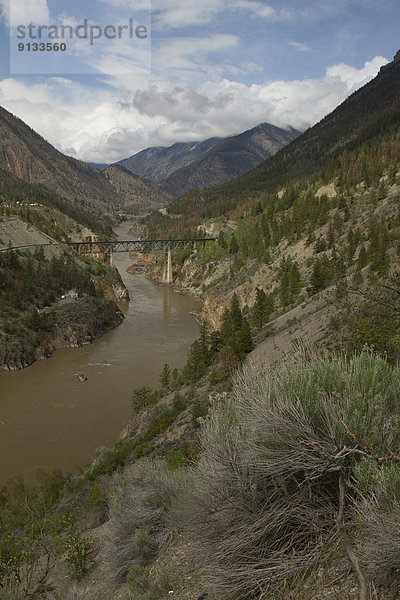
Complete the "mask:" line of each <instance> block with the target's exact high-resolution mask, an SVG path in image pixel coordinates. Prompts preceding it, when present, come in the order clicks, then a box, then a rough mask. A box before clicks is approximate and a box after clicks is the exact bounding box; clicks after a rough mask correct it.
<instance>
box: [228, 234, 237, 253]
mask: <svg viewBox="0 0 400 600" xmlns="http://www.w3.org/2000/svg"><path fill="white" fill-rule="evenodd" d="M238 251H239V245H238V243H237V239H236V236H235V234H234V233H233V234H232V237H231V242H230V244H229V252H230V254H237V253H238Z"/></svg>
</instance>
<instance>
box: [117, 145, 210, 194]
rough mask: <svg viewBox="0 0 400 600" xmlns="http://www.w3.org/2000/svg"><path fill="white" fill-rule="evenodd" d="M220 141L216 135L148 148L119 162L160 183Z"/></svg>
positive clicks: (134, 171) (136, 172) (132, 170)
mask: <svg viewBox="0 0 400 600" xmlns="http://www.w3.org/2000/svg"><path fill="white" fill-rule="evenodd" d="M220 141H222V138H218V137H214V138H210V139H209V140H205V141H204V142H188V143H183V142H182V143H177V144H174V145H173V146H170V147H168V148H164V147H161V146H159V147H156V148H147V149H146V150H142V151H141V152H138V153H137V154H134V155H133V156H131V157H130V158H125V159H123V160H120V161H119V162H118V164H120V165H122V166H123V167H125V168H126V169H128V170H129V171H131V172H132V173H135V174H136V175H139V176H140V177H145V178H147V179H150V181H153V182H155V183H158V182H160V181H162V180H163V179H165V178H166V177H168V176H169V175H171V174H172V173H173V172H174V171H176V170H177V169H180V168H182V167H186V166H188V165H189V164H190V163H192V162H194V161H195V160H197V159H198V158H200V157H201V156H204V154H206V153H207V152H208V151H209V150H211V148H213V147H214V146H216V145H217V144H218V143H219V142H220Z"/></svg>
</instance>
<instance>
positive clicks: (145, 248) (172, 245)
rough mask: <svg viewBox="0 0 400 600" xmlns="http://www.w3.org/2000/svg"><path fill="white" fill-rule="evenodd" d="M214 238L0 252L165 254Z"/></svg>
mask: <svg viewBox="0 0 400 600" xmlns="http://www.w3.org/2000/svg"><path fill="white" fill-rule="evenodd" d="M215 239H216V238H193V239H186V240H182V239H181V240H117V241H111V242H64V243H60V244H52V243H50V242H49V243H47V244H27V245H25V246H13V247H11V248H8V247H7V248H1V249H0V252H7V251H9V250H22V249H24V248H40V247H46V246H69V247H70V248H73V249H74V250H76V251H77V252H79V253H80V254H110V253H112V252H141V253H142V254H149V253H150V252H165V251H168V250H177V249H180V250H192V249H194V248H195V246H196V244H201V245H202V246H205V244H206V243H207V242H213V241H215Z"/></svg>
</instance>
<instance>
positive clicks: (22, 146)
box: [0, 107, 169, 217]
mask: <svg viewBox="0 0 400 600" xmlns="http://www.w3.org/2000/svg"><path fill="white" fill-rule="evenodd" d="M0 171H2V172H4V174H5V175H6V176H8V177H9V178H11V179H16V180H19V181H23V182H26V183H29V184H36V185H42V186H43V187H44V188H45V189H47V190H48V191H50V192H52V193H53V194H56V195H57V196H59V197H61V198H63V199H65V200H67V201H68V202H69V203H70V204H71V205H73V206H74V207H77V208H80V209H82V210H85V211H86V212H88V213H89V214H93V215H95V214H96V212H97V213H98V212H99V211H101V212H102V213H103V214H106V215H107V214H108V215H110V216H112V217H114V216H117V215H118V212H119V211H121V210H122V211H127V210H131V209H132V208H133V210H134V212H135V211H136V208H137V207H138V206H140V207H141V208H142V207H143V206H146V202H147V200H148V197H149V195H151V193H150V191H149V190H150V187H151V184H150V183H147V184H144V191H145V195H144V197H143V196H141V195H140V191H139V188H138V186H137V178H132V184H130V182H129V179H130V177H129V173H128V172H127V173H126V174H125V176H124V179H125V183H124V186H123V187H124V191H123V193H120V192H119V191H118V190H117V188H116V187H115V186H114V185H113V183H112V182H111V181H110V179H108V178H107V177H105V176H104V174H103V172H102V171H99V170H98V169H94V168H92V167H90V166H89V165H87V164H86V163H84V162H81V161H78V160H75V159H73V158H71V157H69V156H65V155H64V154H62V153H61V152H58V150H56V149H55V148H54V147H53V146H51V145H50V144H49V143H48V142H46V141H45V140H44V139H43V138H42V137H41V136H40V135H38V134H37V133H36V132H35V131H33V130H32V129H31V128H30V127H28V126H27V125H26V124H25V123H24V122H23V121H21V120H20V119H18V118H16V117H15V116H13V115H12V114H11V113H9V112H8V111H6V110H5V109H3V108H1V107H0ZM119 187H121V186H119ZM152 201H153V204H152V207H154V203H156V204H157V206H160V207H162V206H165V205H166V204H168V201H169V198H168V196H167V195H165V194H164V195H163V193H162V192H161V191H160V190H157V191H155V193H154V195H153V198H152ZM145 212H147V209H146V210H145Z"/></svg>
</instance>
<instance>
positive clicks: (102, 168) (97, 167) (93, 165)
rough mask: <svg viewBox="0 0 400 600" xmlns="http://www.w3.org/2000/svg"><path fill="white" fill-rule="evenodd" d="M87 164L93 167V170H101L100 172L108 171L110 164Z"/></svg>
mask: <svg viewBox="0 0 400 600" xmlns="http://www.w3.org/2000/svg"><path fill="white" fill-rule="evenodd" d="M87 164H88V165H89V167H93V169H99V171H104V169H107V167H108V164H109V163H92V162H88V163H87Z"/></svg>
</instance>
